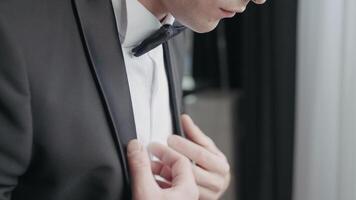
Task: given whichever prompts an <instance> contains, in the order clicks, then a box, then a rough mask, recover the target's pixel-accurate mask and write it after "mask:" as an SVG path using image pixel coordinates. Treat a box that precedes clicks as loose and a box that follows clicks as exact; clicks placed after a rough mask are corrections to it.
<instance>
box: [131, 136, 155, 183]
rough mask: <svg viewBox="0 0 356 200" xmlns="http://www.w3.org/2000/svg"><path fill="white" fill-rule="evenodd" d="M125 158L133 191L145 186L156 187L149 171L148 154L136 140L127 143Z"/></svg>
mask: <svg viewBox="0 0 356 200" xmlns="http://www.w3.org/2000/svg"><path fill="white" fill-rule="evenodd" d="M127 157H128V161H129V167H130V173H131V177H132V184H133V185H132V188H133V190H136V189H141V188H144V187H146V186H147V185H149V186H157V187H158V185H157V184H156V181H155V180H154V177H153V174H152V171H151V163H150V159H149V157H148V153H147V151H146V150H145V149H144V147H143V146H142V145H141V144H140V143H139V142H138V141H137V140H131V141H130V142H129V144H128V146H127Z"/></svg>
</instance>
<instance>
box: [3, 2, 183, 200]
mask: <svg viewBox="0 0 356 200" xmlns="http://www.w3.org/2000/svg"><path fill="white" fill-rule="evenodd" d="M168 46H169V45H168ZM164 52H165V61H166V64H168V65H166V66H169V62H170V61H172V65H171V66H172V68H167V72H168V79H169V86H170V95H171V99H173V100H174V101H172V102H173V103H172V104H171V107H172V113H173V119H174V126H175V133H178V134H182V133H181V129H180V125H179V120H178V118H179V114H180V110H181V108H180V105H181V103H180V102H181V88H180V79H181V78H180V77H181V76H180V75H181V73H180V70H179V69H178V68H177V66H176V65H175V62H174V59H170V58H171V54H170V53H169V50H168V47H167V46H165V48H164ZM143 67H144V66H143ZM135 137H136V132H135V123H134V118H133V112H132V106H131V100H130V93H129V87H128V81H127V76H126V71H125V66H124V60H123V55H122V52H121V46H120V41H119V37H118V34H117V29H116V23H115V20H114V14H113V10H112V5H111V0H1V1H0V200H8V199H14V200H22V199H34V200H42V199H43V200H51V199H53V200H118V199H126V198H129V189H130V188H129V172H128V170H127V161H126V158H125V148H126V144H127V142H128V141H129V140H130V139H133V138H135Z"/></svg>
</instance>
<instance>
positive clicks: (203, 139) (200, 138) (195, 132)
mask: <svg viewBox="0 0 356 200" xmlns="http://www.w3.org/2000/svg"><path fill="white" fill-rule="evenodd" d="M181 120H182V126H183V130H184V132H185V134H186V136H187V138H188V139H190V140H191V141H193V142H194V143H196V144H199V145H200V146H202V147H204V148H206V149H208V150H209V151H210V152H212V153H215V154H217V155H223V153H222V152H221V151H220V150H219V149H218V148H217V147H216V145H215V144H214V142H213V141H212V140H211V139H210V138H209V137H208V136H206V135H205V134H204V133H203V132H202V131H201V130H200V129H199V127H198V126H197V125H195V124H194V122H193V120H192V118H190V117H189V115H185V114H184V115H182V117H181Z"/></svg>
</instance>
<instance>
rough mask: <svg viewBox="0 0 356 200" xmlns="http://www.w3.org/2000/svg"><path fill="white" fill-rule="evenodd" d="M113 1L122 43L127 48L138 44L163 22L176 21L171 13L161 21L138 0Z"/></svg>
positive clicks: (171, 22)
mask: <svg viewBox="0 0 356 200" xmlns="http://www.w3.org/2000/svg"><path fill="white" fill-rule="evenodd" d="M112 1H113V7H114V12H115V17H116V22H117V24H118V29H119V30H118V31H119V36H120V40H121V45H122V46H123V47H125V48H129V47H134V46H136V45H138V44H139V43H141V42H142V41H143V40H144V39H146V38H147V37H149V36H150V35H151V34H153V33H154V32H155V31H157V30H158V29H159V28H161V26H162V25H163V24H173V23H174V17H173V16H172V15H170V14H169V15H168V16H167V17H166V18H165V19H164V20H163V22H160V21H159V20H158V19H157V18H156V17H155V16H154V15H153V14H152V13H151V12H150V11H148V10H147V9H146V8H145V7H144V6H143V5H142V4H141V3H140V2H139V1H138V0H112Z"/></svg>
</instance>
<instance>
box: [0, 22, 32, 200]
mask: <svg viewBox="0 0 356 200" xmlns="http://www.w3.org/2000/svg"><path fill="white" fill-rule="evenodd" d="M2 22H4V21H2V20H1V18H0V200H9V199H11V194H12V191H13V190H14V189H15V188H16V185H17V183H18V181H19V177H20V176H21V175H23V174H24V173H25V172H26V169H27V167H28V165H29V162H30V157H31V149H32V112H31V102H30V101H31V98H30V92H29V84H28V82H29V81H28V78H27V72H26V66H25V64H24V63H25V60H24V58H23V56H21V53H20V51H19V48H18V47H16V45H15V43H16V42H15V41H14V40H13V39H11V38H10V36H11V34H9V33H6V31H7V30H6V28H5V27H4V26H3V25H4V24H3V23H2Z"/></svg>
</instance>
